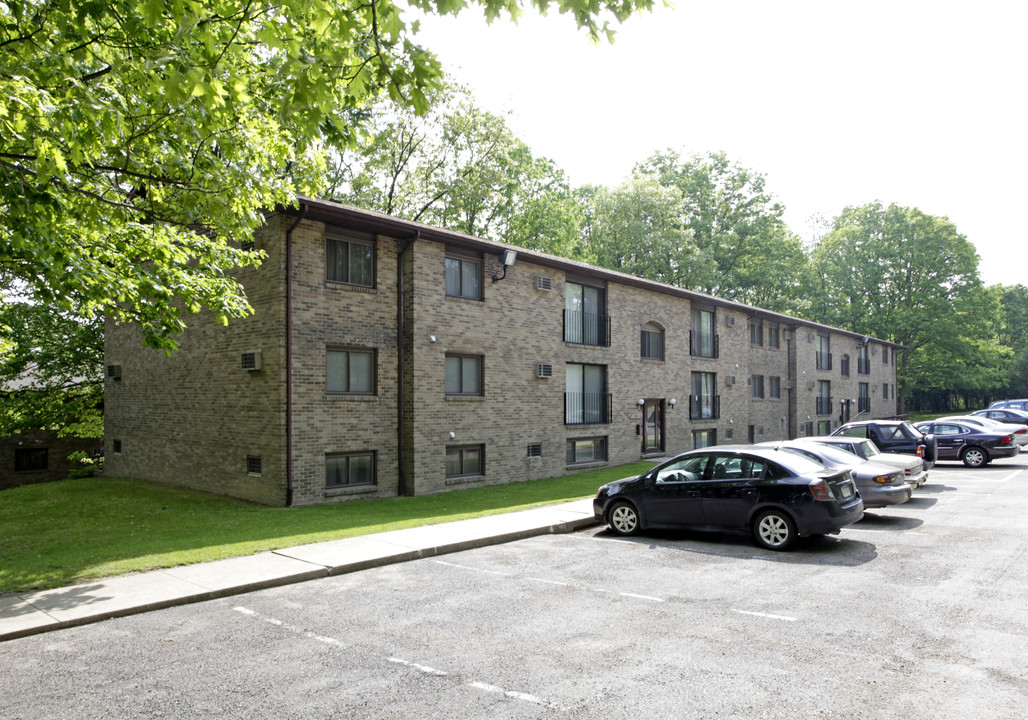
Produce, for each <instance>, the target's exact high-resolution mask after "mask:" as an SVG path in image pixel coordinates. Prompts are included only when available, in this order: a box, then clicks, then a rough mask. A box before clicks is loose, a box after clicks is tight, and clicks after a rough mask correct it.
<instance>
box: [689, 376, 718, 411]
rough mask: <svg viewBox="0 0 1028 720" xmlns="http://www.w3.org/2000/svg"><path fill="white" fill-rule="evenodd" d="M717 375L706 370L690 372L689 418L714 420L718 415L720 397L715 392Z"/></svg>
mask: <svg viewBox="0 0 1028 720" xmlns="http://www.w3.org/2000/svg"><path fill="white" fill-rule="evenodd" d="M716 388H717V375H716V374H715V373H708V372H694V373H693V374H692V395H690V397H689V419H690V420H716V419H717V418H718V417H719V416H720V414H721V413H720V410H721V408H720V405H721V398H720V397H719V396H718V395H717V394H716Z"/></svg>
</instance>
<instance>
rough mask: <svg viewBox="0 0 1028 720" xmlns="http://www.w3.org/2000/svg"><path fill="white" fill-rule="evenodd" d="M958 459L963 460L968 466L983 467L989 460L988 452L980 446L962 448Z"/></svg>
mask: <svg viewBox="0 0 1028 720" xmlns="http://www.w3.org/2000/svg"><path fill="white" fill-rule="evenodd" d="M960 459H961V460H963V461H964V464H965V465H967V466H968V467H972V468H977V467H984V466H985V465H987V464H988V462H989V454H988V453H987V452H985V451H984V450H982V449H981V448H980V447H969V448H967V449H966V450H964V454H963V455H962V456H961V458H960Z"/></svg>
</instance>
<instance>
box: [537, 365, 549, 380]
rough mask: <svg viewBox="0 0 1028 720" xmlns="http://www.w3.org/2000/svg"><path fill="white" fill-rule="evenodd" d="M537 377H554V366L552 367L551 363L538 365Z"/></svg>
mask: <svg viewBox="0 0 1028 720" xmlns="http://www.w3.org/2000/svg"><path fill="white" fill-rule="evenodd" d="M535 376H536V377H537V378H551V377H553V365H551V364H550V363H536V364H535Z"/></svg>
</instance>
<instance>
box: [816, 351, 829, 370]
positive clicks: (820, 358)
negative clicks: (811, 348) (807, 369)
mask: <svg viewBox="0 0 1028 720" xmlns="http://www.w3.org/2000/svg"><path fill="white" fill-rule="evenodd" d="M816 354H817V357H816V362H817V369H818V370H831V369H832V354H831V353H830V352H822V351H820V350H818V351H817V353H816Z"/></svg>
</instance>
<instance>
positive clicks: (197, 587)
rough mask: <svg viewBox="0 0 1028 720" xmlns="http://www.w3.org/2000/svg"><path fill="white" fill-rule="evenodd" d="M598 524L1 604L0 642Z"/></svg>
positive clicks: (167, 575)
mask: <svg viewBox="0 0 1028 720" xmlns="http://www.w3.org/2000/svg"><path fill="white" fill-rule="evenodd" d="M595 523H596V521H595V519H594V518H593V511H592V500H591V499H586V500H576V501H574V502H570V503H565V504H562V505H548V506H545V507H540V508H535V509H533V510H524V511H521V512H515V513H507V514H505V515H492V516H489V517H483V518H475V519H473V520H460V521H458V522H452V523H443V524H440V525H426V526H424V527H419V528H411V529H408V530H394V531H392V532H385V533H379V534H377V535H364V536H361V537H354V538H347V539H344V540H332V541H329V542H323V543H316V544H314V545H302V546H300V547H294V548H287V549H283V550H274V551H271V552H263V553H258V554H257V555H248V556H245V557H238V558H229V559H227V560H216V561H214V562H207V563H198V564H195V565H182V566H180V567H173V568H168V569H165V570H152V571H150V572H143V573H134V574H131V575H120V576H116V577H111V578H106V579H103V580H97V581H95V582H90V583H84V584H81V585H71V586H69V587H63V588H57V589H54V590H44V591H42V592H34V593H28V594H25V595H8V596H3V597H0V641H3V640H10V639H12V638H17V637H24V636H26V635H34V634H37V633H43V632H49V631H51V630H59V629H61V628H66V627H73V626H75V625H85V624H87V623H93V622H98V621H100V620H106V619H108V618H113V617H120V616H123V615H132V614H135V613H141V612H146V611H148V610H157V609H160V608H166V607H171V606H173V605H184V604H186V603H194V602H201V601H203V600H211V599H213V598H219V597H225V596H228V595H238V594H240V593H245V592H250V591H252V590H260V589H262V588H268V587H274V586H276V585H288V584H290V583H297V582H303V581H305V580H313V579H315V578H323V577H328V576H329V575H340V574H343V573H349V572H355V571H357V570H364V569H366V568H371V567H377V566H379V565H388V564H390V563H398V562H406V561H407V560H416V559H418V558H425V557H432V556H434V555H442V554H444V553H451V552H458V551H460V550H468V549H470V548H476V547H484V546H486V545H495V544H499V543H504V542H509V541H511V540H518V539H521V538H526V537H531V536H533V535H546V534H550V533H566V532H573V531H574V530H577V529H579V528H583V527H588V526H590V525H594V524H595Z"/></svg>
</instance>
